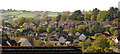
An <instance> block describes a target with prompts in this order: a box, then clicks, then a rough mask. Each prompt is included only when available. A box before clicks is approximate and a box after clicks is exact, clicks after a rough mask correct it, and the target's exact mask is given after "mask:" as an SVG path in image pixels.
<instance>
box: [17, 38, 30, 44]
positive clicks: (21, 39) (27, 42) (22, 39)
mask: <svg viewBox="0 0 120 54" xmlns="http://www.w3.org/2000/svg"><path fill="white" fill-rule="evenodd" d="M18 45H19V46H32V45H31V43H30V42H29V41H28V40H27V39H25V38H20V40H19V41H18Z"/></svg>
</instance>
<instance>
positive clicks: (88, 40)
mask: <svg viewBox="0 0 120 54" xmlns="http://www.w3.org/2000/svg"><path fill="white" fill-rule="evenodd" d="M82 45H84V48H85V49H86V48H87V47H89V46H91V45H92V42H91V40H90V38H88V39H87V40H85V43H82Z"/></svg>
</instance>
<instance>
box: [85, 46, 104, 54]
mask: <svg viewBox="0 0 120 54" xmlns="http://www.w3.org/2000/svg"><path fill="white" fill-rule="evenodd" d="M101 52H102V49H101V48H100V47H95V46H88V47H87V49H85V53H101Z"/></svg>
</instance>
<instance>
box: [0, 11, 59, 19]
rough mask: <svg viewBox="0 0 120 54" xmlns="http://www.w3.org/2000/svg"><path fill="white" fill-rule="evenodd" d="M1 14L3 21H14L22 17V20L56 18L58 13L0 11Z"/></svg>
mask: <svg viewBox="0 0 120 54" xmlns="http://www.w3.org/2000/svg"><path fill="white" fill-rule="evenodd" d="M0 11H1V12H2V13H1V14H0V15H1V16H2V19H4V20H5V21H14V20H16V19H18V18H21V17H24V18H44V17H45V16H49V17H53V18H54V17H56V16H57V15H58V14H59V12H50V11H24V10H20V11H16V10H11V11H8V10H0Z"/></svg>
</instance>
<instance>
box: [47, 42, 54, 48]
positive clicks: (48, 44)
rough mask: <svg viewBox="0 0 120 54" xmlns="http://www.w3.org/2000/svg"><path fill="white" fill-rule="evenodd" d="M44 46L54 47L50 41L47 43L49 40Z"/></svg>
mask: <svg viewBox="0 0 120 54" xmlns="http://www.w3.org/2000/svg"><path fill="white" fill-rule="evenodd" d="M46 46H49V47H54V45H53V44H52V43H49V42H47V43H46Z"/></svg>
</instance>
